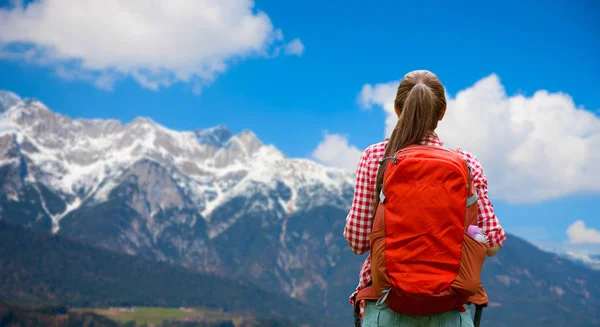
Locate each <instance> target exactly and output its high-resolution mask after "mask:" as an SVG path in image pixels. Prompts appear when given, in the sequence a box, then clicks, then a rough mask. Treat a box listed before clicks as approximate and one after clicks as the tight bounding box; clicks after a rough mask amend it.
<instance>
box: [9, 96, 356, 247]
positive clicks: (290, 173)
mask: <svg viewBox="0 0 600 327" xmlns="http://www.w3.org/2000/svg"><path fill="white" fill-rule="evenodd" d="M0 107H1V108H0V109H1V110H0V112H2V114H1V116H0V137H1V136H3V135H14V136H15V138H16V141H17V143H18V147H19V149H18V151H19V152H20V153H21V154H22V156H23V157H24V158H25V160H26V161H27V166H28V167H29V170H30V173H29V174H28V176H27V178H28V180H29V181H30V182H37V183H40V184H43V185H45V186H46V187H47V188H48V189H50V190H51V191H52V192H55V193H56V194H57V195H58V196H59V197H60V198H61V199H62V200H63V201H64V202H65V208H64V210H63V211H62V212H57V213H50V212H48V214H49V216H51V219H52V221H53V230H54V231H55V232H57V231H58V230H59V229H60V221H61V219H63V217H65V216H66V215H67V214H69V213H70V212H73V211H75V210H77V209H78V208H79V207H80V206H82V205H86V204H88V205H89V204H93V203H102V202H104V201H106V200H107V199H108V196H109V194H110V193H111V191H112V190H113V189H114V188H115V187H116V186H118V185H119V184H120V183H121V182H122V178H123V176H125V175H126V172H127V170H128V169H130V168H131V167H132V166H133V165H134V164H135V163H136V162H138V161H140V160H143V159H147V160H152V161H154V162H156V163H158V164H159V165H161V166H163V167H167V168H168V169H170V171H172V175H173V178H174V179H175V180H176V181H177V183H178V184H179V186H180V187H181V188H182V189H184V190H185V193H186V194H187V195H188V196H189V197H190V199H191V201H192V202H193V204H194V207H195V210H197V212H198V213H199V214H200V215H201V216H202V217H203V218H204V219H205V220H206V221H207V222H209V224H210V222H211V214H212V212H213V211H214V210H215V209H216V208H218V207H219V206H220V205H221V204H223V203H225V202H227V201H228V200H230V199H232V198H235V197H237V196H240V195H243V194H244V193H247V192H255V191H256V190H257V187H256V186H257V185H262V186H261V187H263V189H264V190H269V189H272V188H276V187H277V185H278V183H283V184H284V185H285V186H286V187H288V188H289V189H290V190H291V197H290V198H289V199H277V200H276V202H278V203H279V204H281V205H282V207H283V208H284V210H285V212H286V213H288V214H289V213H292V212H294V211H296V210H299V209H302V210H308V209H310V208H311V206H313V205H320V204H323V203H325V202H328V201H330V200H331V199H334V201H333V203H334V204H335V205H338V206H341V207H346V206H348V205H349V203H348V202H347V201H345V202H344V201H340V200H339V198H343V195H344V192H347V190H348V188H349V187H351V186H352V183H353V180H352V176H351V174H348V173H346V172H344V171H341V170H338V169H333V168H328V167H324V166H321V165H319V164H317V163H314V162H312V161H309V160H303V159H290V158H286V156H285V155H284V154H283V153H281V152H280V151H278V150H277V149H276V148H274V147H273V146H270V145H264V144H262V142H261V141H260V140H259V139H258V138H257V137H256V135H254V133H252V132H251V131H244V132H242V133H240V134H239V135H234V134H233V133H232V132H231V131H229V130H228V129H227V128H226V127H224V126H217V127H214V128H210V129H204V130H198V131H194V132H179V131H173V130H169V129H167V128H165V127H163V126H160V125H159V124H157V123H155V122H153V121H152V120H150V119H148V118H137V119H135V120H133V121H132V122H130V123H128V124H125V125H124V124H122V123H121V122H119V121H115V120H85V119H71V118H70V117H67V116H64V115H61V114H58V113H54V112H52V111H50V110H49V109H48V108H47V107H46V106H45V105H44V104H43V103H41V102H39V101H37V100H31V99H25V100H21V99H20V98H19V97H18V96H16V95H15V94H13V93H10V92H1V93H0ZM13 161H14V160H13ZM10 163H11V161H5V162H4V164H10ZM307 188H309V189H319V190H322V192H319V193H317V194H307V192H305V191H303V190H306V189H307ZM258 189H260V187H259V188H258ZM323 194H326V195H328V196H325V197H323V196H322V195H323ZM336 199H338V200H336ZM151 201H153V202H156V203H151V206H152V207H154V208H159V207H160V208H172V207H177V206H179V205H180V203H178V202H176V201H172V199H170V198H169V197H164V198H161V197H155V198H153V199H152V200H151ZM216 224H217V225H214V224H213V225H211V226H210V229H211V235H210V236H211V237H215V236H217V235H219V234H220V233H221V232H222V231H223V230H225V229H226V226H224V225H223V224H225V223H223V222H217V223H216Z"/></svg>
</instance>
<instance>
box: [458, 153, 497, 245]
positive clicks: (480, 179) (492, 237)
mask: <svg viewBox="0 0 600 327" xmlns="http://www.w3.org/2000/svg"><path fill="white" fill-rule="evenodd" d="M458 152H459V154H460V155H461V156H462V157H463V158H464V159H465V160H466V161H467V163H468V164H469V166H471V171H472V173H473V183H474V184H475V188H476V189H477V193H478V196H479V197H478V199H477V204H478V224H479V228H481V229H482V230H483V232H484V233H485V234H486V235H487V238H488V245H489V246H490V247H493V246H496V245H500V246H503V245H504V240H505V239H506V233H505V232H504V230H503V229H502V226H501V225H500V221H498V217H496V214H495V213H494V206H493V205H492V203H491V202H490V199H489V197H488V181H487V177H486V176H485V174H484V172H483V167H482V166H481V163H480V162H479V160H478V159H477V157H475V156H474V155H473V154H471V153H468V152H466V151H464V150H462V149H458Z"/></svg>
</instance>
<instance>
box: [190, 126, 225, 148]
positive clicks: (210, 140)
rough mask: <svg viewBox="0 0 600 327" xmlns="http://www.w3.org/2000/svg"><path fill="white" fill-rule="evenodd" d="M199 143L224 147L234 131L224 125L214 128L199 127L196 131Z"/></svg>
mask: <svg viewBox="0 0 600 327" xmlns="http://www.w3.org/2000/svg"><path fill="white" fill-rule="evenodd" d="M194 134H195V135H196V139H197V140H198V143H200V144H202V145H208V146H212V147H216V148H222V147H224V146H226V145H227V143H228V142H229V140H230V139H231V138H232V137H233V132H231V130H230V129H229V128H227V127H226V126H224V125H217V126H215V127H212V128H206V129H198V130H196V131H195V132H194Z"/></svg>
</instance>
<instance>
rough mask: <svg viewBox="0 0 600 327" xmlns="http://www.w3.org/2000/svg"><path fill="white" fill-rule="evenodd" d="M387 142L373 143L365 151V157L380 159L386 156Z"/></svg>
mask: <svg viewBox="0 0 600 327" xmlns="http://www.w3.org/2000/svg"><path fill="white" fill-rule="evenodd" d="M386 143H387V141H382V142H378V143H373V144H371V145H369V146H368V147H366V148H365V149H364V150H363V154H362V155H363V157H367V158H379V157H383V155H384V154H385V145H386Z"/></svg>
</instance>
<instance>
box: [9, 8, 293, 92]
mask: <svg viewBox="0 0 600 327" xmlns="http://www.w3.org/2000/svg"><path fill="white" fill-rule="evenodd" d="M282 42H283V33H282V32H281V30H279V29H276V28H275V27H274V26H273V25H272V23H271V20H270V18H269V17H268V16H267V14H266V13H264V12H261V11H257V10H255V8H254V2H253V1H252V0H196V1H186V0H169V1H147V0H83V1H70V0H39V1H36V2H33V3H30V4H28V5H26V6H24V5H23V4H22V2H21V1H17V2H15V5H14V6H13V7H12V8H5V9H0V58H3V59H21V60H25V61H27V62H30V63H36V64H39V65H51V66H53V67H60V68H59V70H58V71H57V73H58V75H59V76H61V77H65V78H71V79H82V80H89V81H92V82H94V83H95V84H96V85H98V86H99V87H103V88H108V89H110V88H111V87H112V84H113V83H114V81H115V80H116V79H118V78H122V77H125V76H130V77H132V78H134V79H135V80H136V81H137V82H139V83H140V84H142V85H143V86H145V87H147V88H150V89H157V88H160V87H165V86H170V85H172V84H173V83H176V82H184V83H192V84H193V85H194V89H195V90H196V91H197V90H199V88H201V87H202V86H203V85H206V84H209V83H211V82H212V81H213V80H214V79H215V77H216V76H217V75H218V74H220V73H223V72H224V71H225V70H226V69H227V66H228V64H230V63H231V62H233V61H237V60H240V59H244V58H248V57H250V56H259V57H265V58H269V57H273V55H272V54H270V52H277V53H279V51H278V50H277V49H279V48H281V47H284V51H283V52H284V54H290V55H301V54H302V52H303V50H304V46H303V45H302V42H301V41H300V40H299V39H295V40H293V41H292V42H290V43H287V44H283V43H282ZM278 44H279V45H278ZM67 67H68V68H67Z"/></svg>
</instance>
